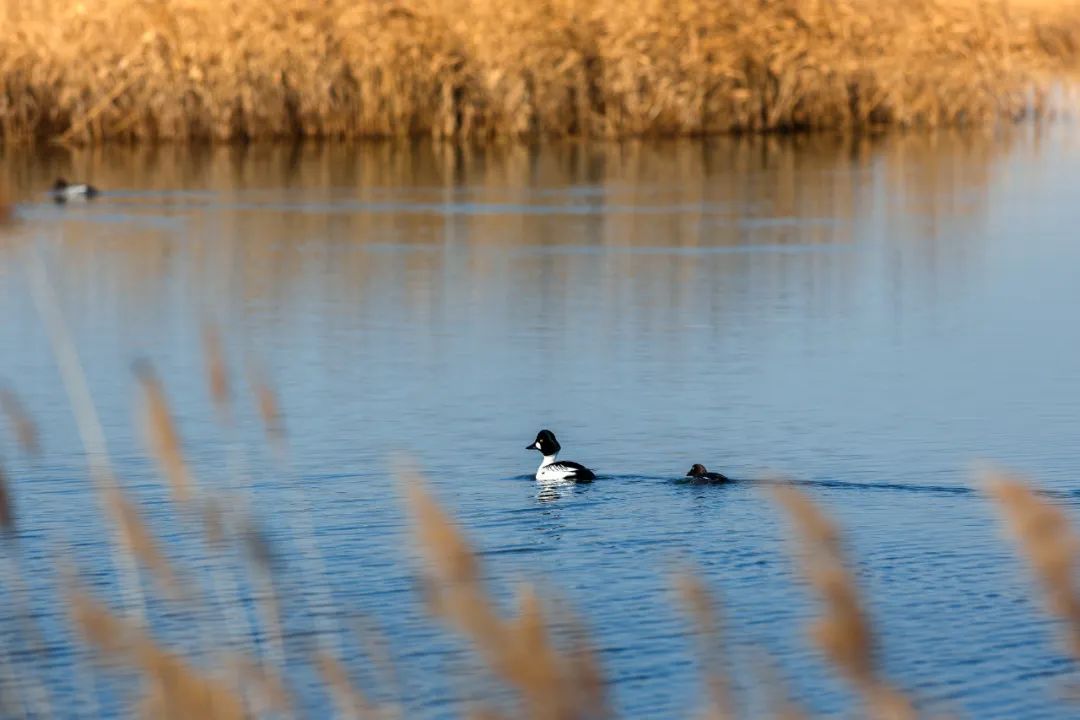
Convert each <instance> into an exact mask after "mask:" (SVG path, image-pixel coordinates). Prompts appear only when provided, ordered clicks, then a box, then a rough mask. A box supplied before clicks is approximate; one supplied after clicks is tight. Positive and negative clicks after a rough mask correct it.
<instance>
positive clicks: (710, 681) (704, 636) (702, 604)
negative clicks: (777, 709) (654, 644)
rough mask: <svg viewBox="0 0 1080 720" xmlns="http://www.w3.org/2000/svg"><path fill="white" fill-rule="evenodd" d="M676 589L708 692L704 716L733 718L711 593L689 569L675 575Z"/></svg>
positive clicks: (718, 719) (714, 604) (714, 603)
mask: <svg viewBox="0 0 1080 720" xmlns="http://www.w3.org/2000/svg"><path fill="white" fill-rule="evenodd" d="M675 589H676V590H677V591H678V594H679V597H680V599H681V600H682V603H683V607H684V608H685V610H686V613H687V614H688V615H689V617H690V618H691V620H693V622H694V626H695V628H696V630H697V635H698V645H699V653H700V657H701V664H702V674H703V676H704V678H705V687H706V688H707V690H708V696H709V709H708V714H707V717H708V718H710V720H728V719H729V718H734V717H735V711H734V709H733V708H732V703H731V690H730V688H729V686H728V682H727V678H726V676H725V674H724V673H723V672H722V660H723V658H722V655H721V647H720V643H721V634H720V632H721V631H720V621H719V618H718V617H717V614H716V609H715V607H716V602H715V600H714V599H713V597H712V593H710V592H709V590H708V588H706V587H705V583H704V582H702V580H701V577H700V576H699V575H698V574H697V573H694V572H690V571H686V572H682V573H680V574H678V575H677V576H676V577H675Z"/></svg>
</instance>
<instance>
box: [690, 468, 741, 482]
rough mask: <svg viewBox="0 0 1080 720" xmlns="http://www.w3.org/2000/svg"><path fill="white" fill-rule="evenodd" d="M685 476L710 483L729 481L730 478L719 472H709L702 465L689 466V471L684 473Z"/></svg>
mask: <svg viewBox="0 0 1080 720" xmlns="http://www.w3.org/2000/svg"><path fill="white" fill-rule="evenodd" d="M686 477H688V478H692V479H693V480H695V481H697V482H699V483H707V484H710V485H719V484H721V483H728V482H731V478H729V477H727V476H725V475H721V474H720V473H714V472H709V471H708V470H706V469H705V466H704V465H694V466H693V467H692V468H690V472H688V473H686Z"/></svg>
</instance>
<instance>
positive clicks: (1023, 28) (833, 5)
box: [0, 0, 1080, 143]
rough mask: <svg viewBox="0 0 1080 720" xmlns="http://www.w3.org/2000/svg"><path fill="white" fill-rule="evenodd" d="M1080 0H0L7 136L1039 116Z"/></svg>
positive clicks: (1, 131)
mask: <svg viewBox="0 0 1080 720" xmlns="http://www.w3.org/2000/svg"><path fill="white" fill-rule="evenodd" d="M1076 10H1077V3H1076V2H1075V0H1025V1H1020V0H1013V2H1009V1H1007V0H1005V1H1003V2H993V3H991V2H983V1H982V0H912V1H911V2H905V3H880V2H875V1H874V0H753V1H751V2H745V1H743V0H673V1H672V2H661V1H660V0H627V1H625V2H623V1H621V0H541V1H540V2H532V3H529V2H509V3H507V2H495V0H358V1H354V0H319V1H318V2H310V1H309V0H282V1H281V2H273V3H266V2H259V1H258V0H221V1H219V2H209V1H208V0H80V1H78V2H75V1H74V0H3V2H0V137H2V138H3V139H4V140H6V141H7V142H9V143H13V142H29V141H34V140H54V141H59V142H64V143H93V142H99V141H103V140H118V141H121V140H122V141H135V140H189V141H190V140H218V141H247V140H264V139H280V138H291V139H294V138H370V137H391V136H397V137H401V136H432V137H438V138H468V139H477V140H488V139H492V138H509V137H516V138H522V137H524V138H539V137H559V138H561V137H586V138H588V137H592V138H612V137H628V136H672V135H702V134H714V133H727V132H759V131H794V130H807V129H826V128H828V129H845V130H851V129H863V130H865V129H869V128H874V127H912V126H923V127H939V126H949V125H977V126H990V125H993V124H995V123H999V122H1001V121H1012V120H1016V119H1018V118H1022V117H1028V116H1037V115H1043V114H1045V113H1047V112H1048V111H1050V110H1052V109H1054V108H1055V107H1058V106H1059V104H1058V103H1057V102H1056V100H1055V98H1056V95H1057V90H1058V89H1059V88H1060V87H1061V86H1062V84H1063V82H1065V81H1067V80H1068V79H1070V77H1071V74H1072V72H1073V70H1074V68H1075V67H1076V63H1077V56H1078V53H1080V14H1078V13H1077V12H1076Z"/></svg>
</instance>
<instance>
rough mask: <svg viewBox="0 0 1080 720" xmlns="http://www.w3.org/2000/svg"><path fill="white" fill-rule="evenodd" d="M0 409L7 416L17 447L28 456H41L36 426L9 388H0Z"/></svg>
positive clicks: (17, 397)
mask: <svg viewBox="0 0 1080 720" xmlns="http://www.w3.org/2000/svg"><path fill="white" fill-rule="evenodd" d="M0 408H2V409H3V412H4V415H5V416H7V420H8V424H9V425H10V426H11V429H12V430H13V431H14V433H15V439H16V440H17V441H18V443H19V446H20V447H21V448H22V449H23V452H25V453H26V454H28V455H35V456H36V455H40V454H41V441H40V438H39V435H38V428H37V424H36V423H35V422H34V420H33V419H32V418H31V417H30V413H28V412H27V411H26V408H25V407H24V406H23V404H22V401H21V400H19V396H18V395H16V394H15V391H14V390H12V389H11V388H8V387H4V388H0Z"/></svg>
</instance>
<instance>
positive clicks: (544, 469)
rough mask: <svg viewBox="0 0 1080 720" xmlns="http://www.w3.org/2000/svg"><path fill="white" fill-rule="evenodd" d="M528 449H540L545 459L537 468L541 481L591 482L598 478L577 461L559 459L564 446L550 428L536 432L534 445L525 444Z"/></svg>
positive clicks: (537, 474)
mask: <svg viewBox="0 0 1080 720" xmlns="http://www.w3.org/2000/svg"><path fill="white" fill-rule="evenodd" d="M525 449H526V450H539V451H540V454H541V455H543V456H544V459H543V460H541V461H540V467H539V468H537V470H536V479H537V480H541V481H552V480H568V481H571V482H576V483H589V482H592V481H593V480H595V479H596V474H595V473H594V472H593V471H592V470H590V469H589V468H587V467H585V466H584V465H580V464H578V463H576V462H570V461H569V460H561V461H560V460H558V459H557V458H558V457H559V451H560V450H562V446H561V445H559V441H558V440H556V439H555V433H553V432H551V431H550V430H541V431H540V432H539V433H537V434H536V440H534V441H533V444H532V445H527V446H525Z"/></svg>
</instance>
